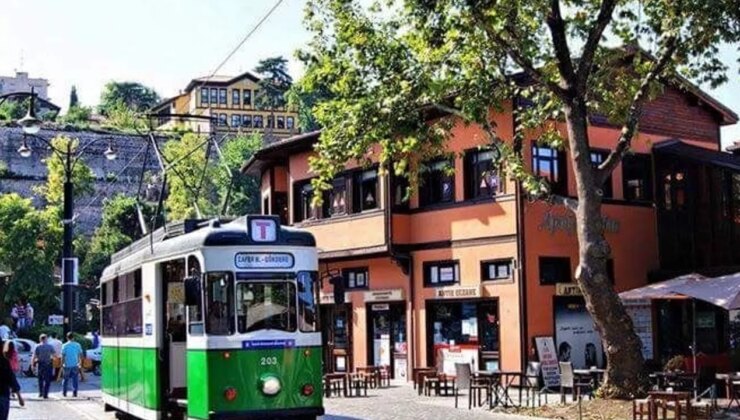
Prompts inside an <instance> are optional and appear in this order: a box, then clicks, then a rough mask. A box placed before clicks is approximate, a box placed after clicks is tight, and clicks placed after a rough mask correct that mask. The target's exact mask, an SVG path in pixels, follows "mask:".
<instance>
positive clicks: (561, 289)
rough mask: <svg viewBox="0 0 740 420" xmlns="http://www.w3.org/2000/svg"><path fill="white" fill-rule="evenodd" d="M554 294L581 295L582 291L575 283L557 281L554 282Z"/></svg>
mask: <svg viewBox="0 0 740 420" xmlns="http://www.w3.org/2000/svg"><path fill="white" fill-rule="evenodd" d="M555 296H583V293H582V292H581V288H580V286H578V284H576V283H557V284H555Z"/></svg>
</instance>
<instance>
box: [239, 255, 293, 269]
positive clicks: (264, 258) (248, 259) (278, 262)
mask: <svg viewBox="0 0 740 420" xmlns="http://www.w3.org/2000/svg"><path fill="white" fill-rule="evenodd" d="M293 263H294V260H293V255H292V254H286V253H284V252H239V253H237V254H236V256H234V265H235V266H236V268H291V267H293Z"/></svg>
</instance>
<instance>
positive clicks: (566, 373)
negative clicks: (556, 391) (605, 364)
mask: <svg viewBox="0 0 740 420" xmlns="http://www.w3.org/2000/svg"><path fill="white" fill-rule="evenodd" d="M566 389H570V390H571V391H572V392H573V400H575V399H577V398H578V397H580V396H581V395H583V391H584V390H585V391H587V392H586V395H588V399H591V398H592V397H593V387H592V385H591V380H590V379H589V380H588V381H583V380H582V379H581V378H579V377H577V376H576V375H575V374H574V373H573V364H572V363H571V362H560V403H561V404H565V390H566Z"/></svg>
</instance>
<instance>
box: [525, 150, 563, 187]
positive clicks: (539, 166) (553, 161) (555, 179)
mask: <svg viewBox="0 0 740 420" xmlns="http://www.w3.org/2000/svg"><path fill="white" fill-rule="evenodd" d="M565 165H566V164H565V154H564V153H563V152H561V151H558V150H555V149H552V148H549V147H546V146H539V145H537V144H536V143H534V144H533V145H532V170H533V171H534V173H535V175H537V176H539V177H541V178H544V179H545V180H547V181H548V183H549V184H550V186H551V188H552V191H553V192H554V193H556V194H563V195H567V193H568V191H567V188H568V182H567V172H566V170H565V168H566V166H565Z"/></svg>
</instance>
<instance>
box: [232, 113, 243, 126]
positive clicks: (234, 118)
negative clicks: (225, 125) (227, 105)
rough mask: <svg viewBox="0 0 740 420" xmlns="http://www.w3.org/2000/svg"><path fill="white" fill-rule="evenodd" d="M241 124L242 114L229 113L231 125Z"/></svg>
mask: <svg viewBox="0 0 740 420" xmlns="http://www.w3.org/2000/svg"><path fill="white" fill-rule="evenodd" d="M241 125H242V116H241V115H238V114H233V115H231V126H232V127H241Z"/></svg>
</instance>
